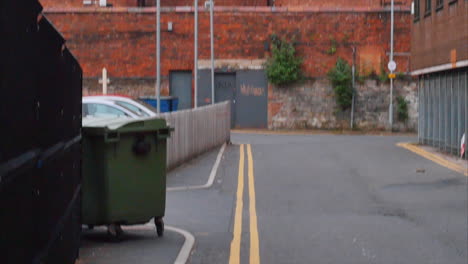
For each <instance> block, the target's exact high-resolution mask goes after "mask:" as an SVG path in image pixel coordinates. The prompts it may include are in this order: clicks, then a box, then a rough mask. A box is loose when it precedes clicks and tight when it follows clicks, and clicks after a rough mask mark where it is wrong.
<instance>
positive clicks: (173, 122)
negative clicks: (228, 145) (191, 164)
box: [161, 102, 231, 168]
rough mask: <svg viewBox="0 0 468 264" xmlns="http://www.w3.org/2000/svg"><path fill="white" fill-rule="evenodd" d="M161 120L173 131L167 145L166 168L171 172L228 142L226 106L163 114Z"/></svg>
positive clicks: (224, 103) (228, 120)
mask: <svg viewBox="0 0 468 264" xmlns="http://www.w3.org/2000/svg"><path fill="white" fill-rule="evenodd" d="M161 117H162V118H164V119H166V121H167V122H168V123H169V124H170V126H171V127H173V128H174V129H175V131H174V132H172V134H171V137H170V138H169V140H168V142H167V167H168V168H174V167H175V166H177V165H179V164H181V163H183V162H184V161H187V160H189V159H191V158H193V157H195V156H197V155H199V154H201V153H203V152H205V151H207V150H209V149H212V148H214V147H216V146H219V145H221V144H223V143H224V142H228V141H230V137H231V132H230V129H231V106H230V103H229V102H222V103H218V104H214V105H209V106H204V107H200V108H196V109H190V110H183V111H177V112H169V113H163V114H161Z"/></svg>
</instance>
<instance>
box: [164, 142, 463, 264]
mask: <svg viewBox="0 0 468 264" xmlns="http://www.w3.org/2000/svg"><path fill="white" fill-rule="evenodd" d="M232 141H233V143H234V144H233V145H231V146H229V147H228V148H227V149H226V151H225V153H224V156H223V158H222V160H221V163H220V166H219V168H218V172H217V175H216V179H215V184H214V186H213V187H212V188H210V189H204V190H190V191H176V192H169V194H168V205H167V217H166V219H167V222H168V223H170V224H171V225H174V226H179V227H182V228H184V229H186V230H189V231H190V232H192V233H193V234H194V235H195V237H196V245H195V248H194V251H193V254H192V256H191V259H190V263H281V264H283V263H389V264H394V263H411V264H413V263H440V264H444V263H452V264H456V263H460V264H466V263H467V258H468V254H467V247H468V243H467V237H468V235H467V234H468V230H467V221H468V220H467V219H468V218H467V217H468V212H467V210H468V209H467V187H468V185H467V177H465V176H463V175H462V174H459V173H457V172H453V171H451V170H449V169H447V168H444V167H441V166H439V165H437V164H435V163H433V162H431V161H429V160H426V159H424V158H422V157H420V156H418V155H416V154H414V153H411V152H409V151H407V150H405V149H403V148H400V147H398V146H396V143H398V142H408V141H415V139H414V138H407V137H381V136H335V135H304V136H300V135H287V136H283V135H242V134H234V135H233V137H232ZM215 154H216V153H212V154H209V155H207V157H206V158H205V157H202V158H200V159H199V160H198V161H197V162H196V163H193V164H189V165H188V166H185V167H182V168H180V169H178V170H176V171H174V172H172V173H171V175H169V179H168V181H169V185H171V184H172V185H173V186H180V185H181V184H182V185H183V183H184V179H187V180H186V181H187V182H189V183H190V184H203V182H204V181H206V178H207V177H208V174H209V171H210V169H211V167H210V166H209V164H212V163H211V162H209V161H208V160H211V161H212V160H213V159H214V157H215ZM194 172H195V173H194ZM197 181H198V182H197Z"/></svg>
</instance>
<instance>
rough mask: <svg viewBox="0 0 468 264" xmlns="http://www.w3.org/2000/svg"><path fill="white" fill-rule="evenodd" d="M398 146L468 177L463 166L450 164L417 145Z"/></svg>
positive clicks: (405, 144)
mask: <svg viewBox="0 0 468 264" xmlns="http://www.w3.org/2000/svg"><path fill="white" fill-rule="evenodd" d="M397 146H399V147H402V148H405V149H407V150H409V151H411V152H414V153H416V154H418V155H420V156H422V157H424V158H426V159H428V160H431V161H433V162H435V163H437V164H439V165H441V166H444V167H446V168H448V169H451V170H453V171H456V172H459V173H461V174H463V175H465V176H468V169H467V168H463V167H462V166H460V165H458V164H456V163H453V162H450V161H448V160H446V159H444V158H442V157H440V156H438V155H436V154H433V153H431V152H428V151H426V150H424V149H422V148H420V147H418V146H417V145H415V144H412V143H398V144H397Z"/></svg>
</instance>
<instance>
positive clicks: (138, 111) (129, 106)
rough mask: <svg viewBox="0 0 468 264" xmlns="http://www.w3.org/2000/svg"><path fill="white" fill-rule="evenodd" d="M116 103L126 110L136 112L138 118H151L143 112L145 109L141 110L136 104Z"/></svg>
mask: <svg viewBox="0 0 468 264" xmlns="http://www.w3.org/2000/svg"><path fill="white" fill-rule="evenodd" d="M115 103H116V104H117V105H119V106H121V107H124V108H126V109H129V110H131V111H132V112H134V113H135V114H136V115H138V116H142V117H144V116H149V114H148V113H146V112H145V111H143V109H141V108H139V107H138V106H136V105H134V104H131V103H128V102H124V101H115Z"/></svg>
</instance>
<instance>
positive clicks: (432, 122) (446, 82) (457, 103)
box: [418, 67, 468, 155]
mask: <svg viewBox="0 0 468 264" xmlns="http://www.w3.org/2000/svg"><path fill="white" fill-rule="evenodd" d="M467 72H468V68H466V67H465V68H462V69H459V70H452V71H447V72H440V73H434V74H429V75H425V76H422V77H420V81H419V125H418V126H419V129H418V131H419V142H420V143H421V144H426V145H431V146H433V147H436V148H438V149H439V150H441V151H444V152H447V153H452V154H455V155H459V154H460V143H461V138H462V136H463V133H466V132H468V120H467V119H468V113H467V112H468V87H467V75H468V74H467Z"/></svg>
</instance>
